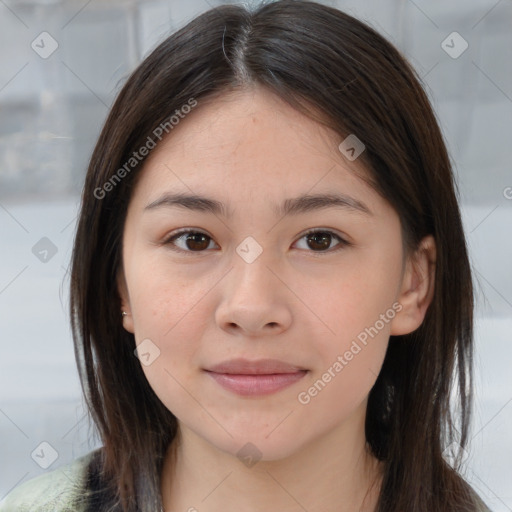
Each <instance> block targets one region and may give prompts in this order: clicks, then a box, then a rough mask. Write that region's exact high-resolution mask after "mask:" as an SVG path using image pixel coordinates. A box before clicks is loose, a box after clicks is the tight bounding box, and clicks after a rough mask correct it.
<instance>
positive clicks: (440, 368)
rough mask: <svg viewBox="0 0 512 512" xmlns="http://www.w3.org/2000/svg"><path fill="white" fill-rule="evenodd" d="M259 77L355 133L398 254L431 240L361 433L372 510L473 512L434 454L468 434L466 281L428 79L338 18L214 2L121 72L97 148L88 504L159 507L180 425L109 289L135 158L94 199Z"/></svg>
mask: <svg viewBox="0 0 512 512" xmlns="http://www.w3.org/2000/svg"><path fill="white" fill-rule="evenodd" d="M254 84H257V85H260V86H265V87H267V88H268V89H269V90H271V91H273V92H274V93H275V94H276V95H278V96H279V97H280V98H281V99H283V100H284V101H286V102H288V103H289V104H291V105H292V106H293V107H294V108H297V109H300V110H301V111H303V112H305V113H307V114H308V115H309V116H311V117H312V118H314V119H316V120H319V121H320V122H322V123H324V124H325V125H327V126H329V127H331V128H333V129H335V130H336V131H337V132H338V133H339V134H340V141H341V140H342V138H341V137H343V136H346V135H347V134H355V135H356V136H357V137H358V138H359V139H360V140H361V141H363V142H364V144H365V146H366V150H365V152H364V153H363V154H362V156H361V157H360V158H361V159H363V163H364V164H365V167H366V169H367V170H368V175H369V176H370V180H371V184H372V186H373V187H374V188H375V190H376V191H377V192H378V193H379V194H381V195H382V197H383V198H385V199H386V200H387V201H388V202H389V203H390V204H391V205H392V206H393V207H394V208H395V210H396V211H397V213H398V215H399V217H400V219H401V226H402V232H403V240H404V248H405V249H406V253H407V254H411V253H412V251H414V250H415V249H416V248H417V246H418V243H419V241H420V240H421V239H422V238H423V237H424V236H426V235H428V234H432V235H433V236H434V238H435V242H436V270H435V282H434V285H435V291H434V297H433V301H432V303H431V305H430V306H429V308H428V310H427V313H426V316H425V319H424V321H423V323H422V325H421V326H420V327H419V328H418V329H417V330H415V331H414V332H412V333H410V334H408V335H403V336H391V339H390V343H389V348H388V351H387V354H386V358H385V361H384V364H383V367H382V371H381V372H380V374H379V377H378V379H377V382H376V383H375V385H374V387H373V388H372V390H371V392H370V395H369V401H368V407H367V418H366V439H367V442H368V444H369V446H370V447H371V450H372V451H373V453H374V454H375V456H376V457H377V458H379V459H380V460H382V461H384V462H385V473H384V479H383V483H382V489H381V494H380V498H379V502H378V507H377V511H378V512H388V511H393V512H395V511H396V510H400V511H404V510H407V511H411V512H412V511H414V512H427V511H428V512H431V511H432V510H436V511H437V512H442V511H445V512H448V511H450V512H454V511H473V510H476V509H475V505H474V502H473V498H472V497H471V489H470V487H469V486H468V485H467V483H466V482H465V481H464V480H463V478H462V477H461V476H460V474H459V473H458V472H457V471H456V470H455V469H452V467H450V466H449V465H448V464H447V463H446V462H445V460H444V458H443V456H442V452H443V450H444V449H445V447H446V446H448V445H449V444H450V443H452V441H453V442H456V443H458V445H460V446H461V447H464V446H466V442H467V437H468V428H469V421H470V413H471V402H472V371H473V370H472V351H473V288H472V277H471V270H470V265H469V261H468V254H467V248H466V241H465V238H464V232H463V227H462V223H461V216H460V211H459V207H458V203H457V198H456V194H455V183H454V180H453V176H452V171H451V165H450V160H449V156H448V154H447V150H446V147H445V143H444V141H443V138H442V135H441V132H440V129H439V126H438V124H437V122H436V118H435V115H434V113H433V111H432V108H431V105H430V104H429V101H428V99H427V96H426V94H425V92H424V90H423V88H422V86H421V80H420V79H419V77H418V76H417V75H416V73H415V71H414V70H413V69H412V68H411V66H410V65H409V64H408V63H407V62H406V60H405V59H404V58H403V57H402V55H401V54H400V53H399V51H398V50H397V49H396V48H395V47H394V46H392V45H391V44H390V43H389V42H387V41H386V40H385V39H384V38H383V37H382V36H380V35H379V34H378V33H377V32H376V31H374V30H373V29H372V28H371V27H369V26H367V25H366V24H364V23H362V22H361V21H358V20H356V19H355V18H353V17H351V16H349V15H347V14H345V13H343V12H341V11H339V10H337V9H334V8H331V7H327V6H323V5H320V4H317V3H314V2H309V1H293V0H283V1H276V2H273V3H268V4H263V5H261V6H260V7H258V8H257V9H255V10H254V11H249V10H247V9H245V8H242V7H240V6H221V7H218V8H215V9H212V10H209V11H207V12H205V13H204V14H202V15H200V16H198V17H197V18H195V19H194V20H192V21H191V22H190V23H188V24H187V25H186V26H185V27H184V28H182V29H181V30H179V31H178V32H176V33H174V34H173V35H171V36H170V37H169V38H167V39H166V40H165V41H163V42H162V43H161V44H160V45H159V46H158V47H157V48H156V49H155V50H154V51H153V52H152V53H151V54H150V55H149V56H148V57H147V58H146V59H145V60H144V61H143V62H142V63H141V64H140V66H139V67H138V68H137V69H136V70H135V71H134V72H133V73H132V74H131V76H130V77H129V78H128V80H127V82H126V84H125V85H124V87H123V88H122V90H121V91H120V93H119V94H118V96H117V98H116V100H115V103H114V105H113V106H112V109H111V111H110V114H109V116H108V118H107V120H106V122H105V125H104V127H103V129H102V132H101V135H100V137H99V140H98V142H97V144H96V147H95V149H94V152H93V154H92V157H91V160H90V164H89V168H88V171H87V176H86V179H85V185H84V189H83V196H82V204H81V211H80V216H79V223H78V228H77V233H76V238H75V243H74V250H73V255H72V271H71V304H70V307H71V318H72V329H73V338H74V342H75V354H76V359H77V364H78V366H79V372H80V380H81V383H82V387H83V391H84V396H85V398H86V401H87V405H88V408H89V411H90V414H91V416H92V418H93V420H94V422H95V424H96V426H97V428H98V430H99V434H100V436H101V440H102V443H103V447H102V448H101V450H99V451H98V453H97V458H96V459H95V460H94V461H93V464H92V465H91V475H92V476H91V481H90V487H91V488H92V487H96V488H98V489H99V494H98V496H99V498H98V499H97V501H96V502H95V504H94V505H92V504H91V505H90V509H91V510H93V509H94V510H119V511H121V510H122V511H125V512H128V511H135V510H141V511H150V510H151V511H155V510H160V507H161V497H160V474H161V470H162V463H163V457H164V455H165V452H166V449H167V447H168V446H169V444H170V443H171V442H172V441H173V439H174V437H175V435H176V432H177V420H176V417H175V416H174V415H173V414H172V412H171V411H169V410H168V409H167V408H166V407H165V406H164V405H163V404H162V403H161V401H160V400H159V399H158V398H157V396H156V395H155V393H154V392H153V390H152V389H151V387H150V386H149V384H148V382H147V380H146V378H145V376H144V373H143V371H142V369H141V365H140V362H139V361H138V359H137V358H136V357H135V356H134V352H133V351H134V348H135V340H134V336H133V334H131V333H129V332H127V331H126V330H124V329H123V326H122V322H121V316H120V310H121V303H120V297H119V293H118V289H117V284H116V276H117V272H118V270H119V268H120V265H121V263H122V252H121V250H122V243H121V242H122V233H123V225H124V221H125V217H126V211H127V206H128V203H129V201H130V195H131V190H132V189H133V187H134V184H135V180H136V176H137V174H138V173H140V171H141V169H142V168H143V162H144V159H142V160H141V162H140V163H138V164H137V165H135V166H134V167H133V169H130V172H126V173H123V177H122V179H120V180H118V181H117V182H116V183H115V186H112V187H110V188H109V191H108V193H104V194H103V193H102V197H101V198H99V194H98V193H97V192H95V191H98V190H99V189H100V188H101V187H104V184H105V183H106V182H108V181H109V180H112V177H113V176H114V175H115V174H116V173H117V176H118V177H119V176H120V174H119V169H120V168H122V167H123V165H125V163H126V162H127V161H129V159H130V157H131V156H132V154H133V152H134V151H137V150H138V149H139V148H140V147H141V146H143V145H144V144H145V143H146V141H147V138H148V136H150V135H151V134H152V133H154V131H155V128H157V127H158V126H159V125H161V124H162V123H165V122H166V120H167V119H168V118H169V116H170V115H172V114H173V112H175V111H176V109H180V108H181V106H182V105H185V104H187V103H188V102H189V101H190V99H191V98H194V99H195V100H196V101H198V104H199V107H198V108H200V105H201V101H204V100H206V98H207V97H213V96H214V95H217V94H220V93H222V92H226V91H229V90H232V89H235V88H240V87H244V86H248V85H254ZM184 122H186V120H185V121H184ZM169 136H172V134H170V135H169ZM125 170H126V167H125ZM111 183H112V182H111ZM103 190H105V189H103ZM454 385H455V386H456V397H457V400H458V403H457V405H458V414H457V418H454V417H453V415H452V413H451V410H450V393H451V391H452V388H453V386H454ZM457 420H458V421H457ZM94 468H95V470H94V471H92V469H94ZM457 468H458V466H457ZM93 477H94V478H93ZM93 484H94V485H93ZM91 503H93V502H92V501H91Z"/></svg>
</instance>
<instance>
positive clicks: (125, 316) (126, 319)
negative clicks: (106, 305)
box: [116, 268, 134, 334]
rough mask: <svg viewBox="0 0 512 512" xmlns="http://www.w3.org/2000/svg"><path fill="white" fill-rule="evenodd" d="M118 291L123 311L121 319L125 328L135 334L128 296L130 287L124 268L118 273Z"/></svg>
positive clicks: (121, 311) (120, 315)
mask: <svg viewBox="0 0 512 512" xmlns="http://www.w3.org/2000/svg"><path fill="white" fill-rule="evenodd" d="M116 281H117V290H118V293H119V297H120V299H121V310H120V311H119V317H120V318H121V321H122V323H123V327H124V328H125V329H126V330H127V331H128V332H131V333H132V334H134V328H133V317H132V315H131V307H130V298H129V295H128V287H127V285H126V278H125V276H124V271H123V269H122V268H120V269H119V271H118V273H117V279H116Z"/></svg>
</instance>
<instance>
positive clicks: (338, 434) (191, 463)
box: [161, 415, 383, 512]
mask: <svg viewBox="0 0 512 512" xmlns="http://www.w3.org/2000/svg"><path fill="white" fill-rule="evenodd" d="M361 420H362V421H363V424H362V425H361V424H360V422H361ZM361 427H362V428H361ZM361 434H362V435H361ZM334 447H336V448H335V449H334ZM382 469H383V468H382V463H379V461H377V460H376V459H375V458H374V457H373V456H372V455H371V454H370V453H369V451H368V449H367V446H366V442H365V439H364V415H363V416H362V417H359V418H358V422H357V424H353V425H351V426H350V425H345V424H344V425H341V426H340V427H338V428H337V429H335V430H333V431H330V432H328V433H327V434H325V435H324V436H323V437H321V438H317V439H315V440H314V442H312V443H310V444H309V445H307V446H304V447H302V448H301V449H299V450H297V451H296V452H295V453H294V454H293V455H291V456H289V457H287V458H285V459H279V460H263V458H262V459H261V460H259V461H258V462H257V463H256V464H254V465H251V466H250V467H248V466H246V465H245V464H243V463H242V462H241V461H240V460H239V459H238V458H237V457H236V455H232V454H230V453H226V452H225V451H221V450H219V449H218V448H216V447H215V446H213V445H212V444H210V443H209V442H208V441H206V440H205V439H204V438H202V437H199V436H197V435H196V434H195V433H194V432H193V431H191V430H190V429H188V428H186V427H184V426H183V425H182V424H180V428H179V429H178V435H177V437H176V438H175V439H174V441H173V442H172V443H171V445H170V446H169V449H168V451H167V454H166V459H165V463H164V468H163V472H162V486H161V490H162V498H163V506H164V511H165V512H178V511H190V512H197V511H201V512H221V511H225V510H226V508H227V505H228V504H229V508H230V509H233V510H244V511H247V512H255V511H261V510H280V511H282V512H304V510H315V511H317V512H334V511H336V512H354V511H358V512H374V510H375V509H376V504H377V500H378V494H379V491H380V484H381V479H382Z"/></svg>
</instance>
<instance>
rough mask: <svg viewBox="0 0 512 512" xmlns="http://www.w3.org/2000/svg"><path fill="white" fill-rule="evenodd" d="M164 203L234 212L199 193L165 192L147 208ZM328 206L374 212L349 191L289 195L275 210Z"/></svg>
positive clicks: (227, 213)
mask: <svg viewBox="0 0 512 512" xmlns="http://www.w3.org/2000/svg"><path fill="white" fill-rule="evenodd" d="M162 207H179V208H185V209H188V210H192V211H197V212H206V213H211V214H214V215H220V216H223V217H224V218H228V219H230V218H232V216H233V212H232V211H230V210H228V209H227V208H226V205H225V204H224V203H222V202H220V201H217V200H215V199H212V198H209V197H204V196H199V195H196V194H183V193H165V194H163V195H162V196H161V197H159V198H158V199H156V200H155V201H153V202H151V203H149V204H148V205H146V207H145V208H144V211H148V210H149V211H151V210H156V209H158V208H162ZM327 208H340V209H343V210H346V211H350V212H355V213H363V214H366V215H373V212H372V211H371V210H370V209H369V208H368V207H367V206H366V205H365V204H364V203H363V202H361V201H359V200H357V199H354V198H353V197H350V196H348V195H346V194H340V193H331V194H304V195H301V196H298V197H294V198H290V199H286V200H285V201H284V202H283V203H282V205H281V206H280V207H276V205H274V206H273V211H274V214H275V215H276V216H278V217H283V216H285V215H299V214H304V213H308V212H312V211H315V210H323V209H327Z"/></svg>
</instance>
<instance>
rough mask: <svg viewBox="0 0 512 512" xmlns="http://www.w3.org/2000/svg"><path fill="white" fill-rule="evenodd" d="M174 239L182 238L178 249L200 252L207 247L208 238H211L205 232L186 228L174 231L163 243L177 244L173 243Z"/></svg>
mask: <svg viewBox="0 0 512 512" xmlns="http://www.w3.org/2000/svg"><path fill="white" fill-rule="evenodd" d="M176 240H182V246H181V247H180V246H178V250H179V249H181V250H183V251H188V252H202V251H203V250H205V249H208V246H209V245H210V244H209V240H211V238H210V237H209V236H208V235H207V234H206V233H202V232H200V231H191V230H188V231H181V232H179V233H176V234H175V235H173V236H172V237H171V238H169V239H168V240H167V241H166V242H165V243H166V244H172V245H177V244H176V243H175V241H176ZM183 246H184V247H183Z"/></svg>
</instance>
